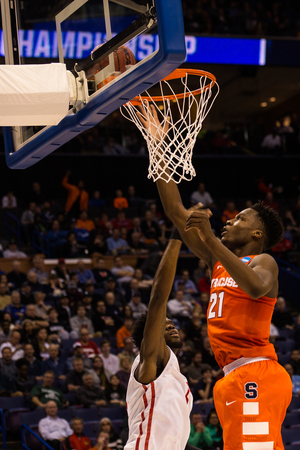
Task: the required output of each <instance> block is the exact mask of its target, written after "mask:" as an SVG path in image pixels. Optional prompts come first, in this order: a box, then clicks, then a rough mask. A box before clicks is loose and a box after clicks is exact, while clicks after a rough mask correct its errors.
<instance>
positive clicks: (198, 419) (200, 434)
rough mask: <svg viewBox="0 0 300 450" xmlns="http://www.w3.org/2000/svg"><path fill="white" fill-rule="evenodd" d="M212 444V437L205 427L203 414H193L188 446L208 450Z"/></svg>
mask: <svg viewBox="0 0 300 450" xmlns="http://www.w3.org/2000/svg"><path fill="white" fill-rule="evenodd" d="M212 443H213V440H212V437H211V435H210V432H209V430H208V428H207V427H205V426H204V423H203V419H202V416H201V414H200V413H198V412H194V413H192V415H191V431H190V436H189V439H188V444H190V445H193V446H195V447H197V448H202V449H208V448H210V447H211V446H212Z"/></svg>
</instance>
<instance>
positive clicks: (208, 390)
mask: <svg viewBox="0 0 300 450" xmlns="http://www.w3.org/2000/svg"><path fill="white" fill-rule="evenodd" d="M214 384H215V383H214V381H213V378H212V370H211V368H209V367H207V366H206V367H204V368H203V369H202V371H201V379H200V380H199V381H198V383H196V384H195V388H194V401H196V400H200V401H201V402H202V403H213V387H214Z"/></svg>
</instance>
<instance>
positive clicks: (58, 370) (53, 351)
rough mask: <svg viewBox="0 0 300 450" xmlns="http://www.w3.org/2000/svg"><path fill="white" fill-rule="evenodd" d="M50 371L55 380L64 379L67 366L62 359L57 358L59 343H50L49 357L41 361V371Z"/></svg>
mask: <svg viewBox="0 0 300 450" xmlns="http://www.w3.org/2000/svg"><path fill="white" fill-rule="evenodd" d="M48 371H52V372H53V373H54V376H55V380H56V381H57V380H65V379H66V373H67V366H66V363H65V361H64V360H62V359H61V358H59V345H57V344H50V346H49V358H47V359H46V360H45V361H43V372H48Z"/></svg>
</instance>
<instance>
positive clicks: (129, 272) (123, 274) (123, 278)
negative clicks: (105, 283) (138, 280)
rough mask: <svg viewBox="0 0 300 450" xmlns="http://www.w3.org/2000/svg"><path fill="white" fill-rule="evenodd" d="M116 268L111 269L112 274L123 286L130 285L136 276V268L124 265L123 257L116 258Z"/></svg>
mask: <svg viewBox="0 0 300 450" xmlns="http://www.w3.org/2000/svg"><path fill="white" fill-rule="evenodd" d="M114 264H115V265H114V266H113V267H112V268H111V272H112V274H113V276H114V277H115V279H116V280H117V282H118V283H119V284H120V285H121V286H123V284H126V283H129V282H130V280H131V279H132V277H133V275H134V268H133V267H131V266H129V265H125V264H123V260H122V258H121V256H115V257H114Z"/></svg>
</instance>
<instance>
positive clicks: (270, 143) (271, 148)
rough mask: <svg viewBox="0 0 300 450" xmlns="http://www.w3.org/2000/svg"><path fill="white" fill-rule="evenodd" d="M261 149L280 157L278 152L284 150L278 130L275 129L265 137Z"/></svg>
mask: <svg viewBox="0 0 300 450" xmlns="http://www.w3.org/2000/svg"><path fill="white" fill-rule="evenodd" d="M261 148H262V149H263V150H264V153H271V154H272V155H278V152H279V151H280V150H281V149H282V143H281V137H280V136H279V133H278V128H276V127H275V128H273V130H272V132H271V133H269V134H267V135H266V136H265V137H264V139H263V141H262V143H261Z"/></svg>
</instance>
